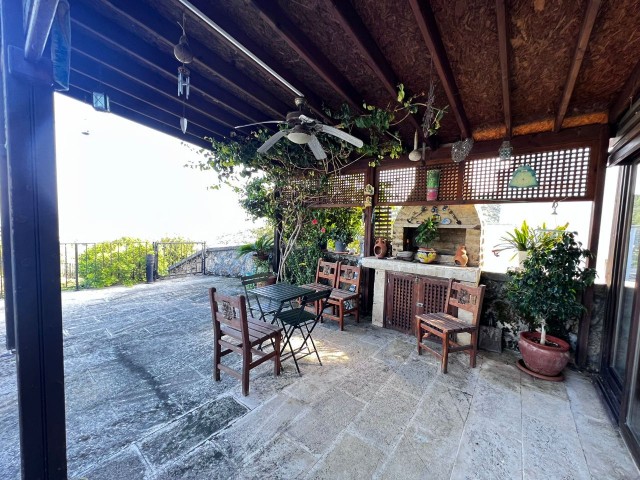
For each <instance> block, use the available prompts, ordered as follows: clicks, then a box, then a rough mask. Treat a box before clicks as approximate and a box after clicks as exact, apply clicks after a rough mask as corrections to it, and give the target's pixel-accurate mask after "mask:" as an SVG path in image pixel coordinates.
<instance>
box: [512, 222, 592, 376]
mask: <svg viewBox="0 0 640 480" xmlns="http://www.w3.org/2000/svg"><path fill="white" fill-rule="evenodd" d="M590 257H591V253H590V252H589V251H588V250H586V249H584V248H582V244H581V243H580V242H578V241H577V240H576V239H575V233H573V232H567V231H566V230H564V231H561V233H560V235H559V236H557V237H555V238H554V241H553V243H548V242H547V243H545V242H538V243H537V244H535V245H534V246H533V248H531V249H530V250H529V256H528V257H527V259H526V260H525V261H524V264H523V266H522V268H516V269H511V270H509V271H508V272H507V274H508V275H509V281H508V282H507V285H506V297H507V299H508V300H509V301H510V303H511V306H512V308H513V309H514V310H515V311H516V312H517V313H518V314H519V315H520V316H521V317H522V319H523V320H525V322H526V323H528V324H529V326H530V327H531V328H532V329H535V328H537V329H539V332H536V331H529V332H521V333H520V341H519V344H518V346H519V349H520V352H521V353H522V358H523V361H524V366H525V367H526V371H528V372H533V374H536V376H537V377H539V378H544V379H549V380H561V379H562V376H561V375H560V372H561V371H562V369H563V368H564V367H565V366H566V364H567V362H568V360H569V344H568V343H567V342H566V341H564V340H563V339H561V338H559V337H558V336H551V335H548V332H550V333H553V334H554V335H565V334H566V328H567V325H568V324H570V323H571V322H573V321H575V320H577V319H578V317H579V316H580V315H581V313H582V312H583V310H584V307H583V306H582V304H581V303H580V301H579V299H578V294H579V293H580V292H581V291H582V290H583V289H584V288H586V287H587V286H589V285H592V284H593V282H594V280H595V276H596V271H595V269H593V268H589V267H586V266H584V264H583V261H584V260H586V259H588V258H590Z"/></svg>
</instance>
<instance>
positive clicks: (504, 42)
mask: <svg viewBox="0 0 640 480" xmlns="http://www.w3.org/2000/svg"><path fill="white" fill-rule="evenodd" d="M496 16H497V23H498V51H499V54H500V78H501V80H502V109H503V110H504V125H505V128H506V132H507V135H506V136H507V138H511V96H510V92H511V88H510V85H509V51H508V46H509V38H508V34H507V12H506V8H505V0H496Z"/></svg>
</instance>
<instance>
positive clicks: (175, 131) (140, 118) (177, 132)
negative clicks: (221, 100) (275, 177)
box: [63, 85, 211, 148]
mask: <svg viewBox="0 0 640 480" xmlns="http://www.w3.org/2000/svg"><path fill="white" fill-rule="evenodd" d="M63 94H64V95H66V96H68V97H71V98H75V99H76V100H79V101H81V102H85V101H86V97H87V92H85V91H84V90H81V89H78V88H77V87H75V86H73V85H70V86H69V90H68V91H67V92H64V93H63ZM110 107H111V113H112V114H113V115H117V116H119V117H123V118H126V119H127V120H131V121H132V122H136V123H139V124H140V125H145V126H147V127H149V128H153V129H154V130H157V131H159V132H162V133H165V134H167V135H170V136H172V137H175V138H177V139H179V140H182V141H186V142H189V143H192V144H194V145H197V146H199V147H202V148H210V147H211V143H209V142H207V141H206V140H204V138H200V137H199V136H198V135H195V134H194V133H190V132H189V130H188V129H187V134H186V135H185V134H183V133H182V130H181V129H180V126H175V125H174V124H172V123H167V122H164V121H161V120H158V119H157V118H152V117H150V116H148V115H145V114H143V113H139V112H136V111H135V110H133V109H130V108H128V107H127V106H126V105H121V104H120V103H117V102H113V103H110Z"/></svg>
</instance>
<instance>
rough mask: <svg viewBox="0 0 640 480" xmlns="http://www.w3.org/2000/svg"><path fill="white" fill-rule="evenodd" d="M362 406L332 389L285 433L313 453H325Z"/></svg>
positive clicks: (344, 393) (341, 392) (359, 402)
mask: <svg viewBox="0 0 640 480" xmlns="http://www.w3.org/2000/svg"><path fill="white" fill-rule="evenodd" d="M364 405H365V404H364V403H362V402H361V401H359V400H356V399H355V398H353V397H351V396H350V395H348V394H347V393H346V392H343V391H342V390H340V389H339V388H333V389H331V390H329V391H327V392H326V393H325V394H324V395H323V396H322V397H319V398H318V402H316V404H315V406H314V408H313V409H311V410H310V411H309V413H307V414H306V415H304V416H302V417H300V418H298V420H297V421H296V422H295V424H293V425H291V426H290V427H289V428H288V429H287V433H288V435H289V436H291V438H293V439H295V440H297V441H298V442H300V443H301V444H303V445H305V446H306V447H307V448H308V449H309V450H310V451H311V452H312V453H317V454H321V453H324V452H325V451H327V449H328V448H329V446H330V445H331V443H332V442H333V441H334V439H335V438H336V437H337V436H338V435H339V434H340V432H341V431H342V430H344V429H345V428H346V427H347V425H349V423H351V421H352V420H353V419H354V418H355V416H356V415H357V414H358V413H360V412H361V411H362V409H363V408H364Z"/></svg>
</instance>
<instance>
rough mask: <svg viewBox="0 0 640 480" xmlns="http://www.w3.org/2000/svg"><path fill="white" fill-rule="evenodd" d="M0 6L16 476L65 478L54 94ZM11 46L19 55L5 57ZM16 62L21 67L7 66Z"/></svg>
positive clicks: (16, 16) (10, 9) (8, 7)
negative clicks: (18, 468)
mask: <svg viewBox="0 0 640 480" xmlns="http://www.w3.org/2000/svg"><path fill="white" fill-rule="evenodd" d="M0 8H1V10H0V21H1V22H2V29H1V30H2V42H1V45H2V49H3V51H2V55H1V57H2V69H1V71H2V95H3V102H4V120H5V122H4V124H3V126H2V128H4V129H5V138H6V159H7V171H8V174H9V175H8V177H7V178H6V180H7V181H6V182H3V183H5V184H8V192H6V195H7V198H8V204H9V207H8V208H9V215H8V218H6V217H4V216H3V218H2V221H3V224H2V230H3V231H4V230H6V231H10V235H11V239H10V250H9V251H7V250H5V251H4V254H5V255H7V256H8V257H9V259H10V261H11V264H12V266H13V268H12V273H13V275H12V280H13V284H12V286H11V291H8V292H7V296H10V295H12V298H13V315H14V320H15V330H16V337H15V338H16V354H17V362H16V365H17V389H18V417H19V426H20V452H21V465H22V478H23V479H36V478H47V479H66V478H67V460H66V431H65V403H64V366H63V351H62V306H61V300H60V250H59V239H58V200H57V184H56V156H55V151H56V148H55V136H54V111H53V88H52V87H51V83H50V82H46V81H42V78H45V77H47V75H48V76H49V77H50V76H51V71H50V65H48V67H49V68H46V64H45V65H44V66H45V68H42V67H43V64H38V63H33V62H28V61H25V60H24V58H25V55H24V51H23V50H22V47H23V45H24V44H25V34H24V32H23V19H22V15H23V2H22V1H21V0H3V1H2V2H1V3H0ZM36 33H37V32H36ZM36 36H37V35H36ZM12 48H13V49H14V51H15V50H17V51H18V52H20V55H19V56H15V55H14V56H13V57H12V56H11V55H9V50H10V49H12ZM19 61H22V62H24V63H21V64H20V63H18V64H16V63H12V62H19ZM25 65H26V66H27V67H29V68H27V70H21V68H20V67H23V66H25ZM2 186H3V188H4V187H6V186H7V185H2ZM4 195H5V192H3V196H4ZM3 208H4V207H3Z"/></svg>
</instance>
